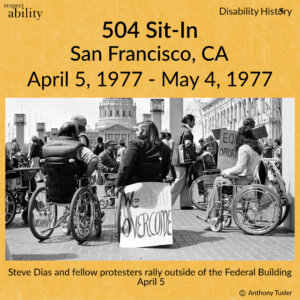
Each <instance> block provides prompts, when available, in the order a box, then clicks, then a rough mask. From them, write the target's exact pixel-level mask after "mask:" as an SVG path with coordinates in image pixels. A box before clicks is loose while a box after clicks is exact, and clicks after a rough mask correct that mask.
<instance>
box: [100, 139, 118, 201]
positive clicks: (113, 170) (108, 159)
mask: <svg viewBox="0 0 300 300" xmlns="http://www.w3.org/2000/svg"><path fill="white" fill-rule="evenodd" d="M116 145H117V143H116V142H115V141H113V140H109V141H107V142H106V143H105V148H106V149H105V150H104V151H102V152H101V153H100V155H99V164H98V177H99V176H100V177H103V180H102V182H103V183H104V184H105V187H111V186H112V187H113V189H114V186H115V181H116V177H117V172H118V169H119V164H118V162H117V159H116V156H115V152H116ZM110 204H111V206H113V205H114V201H111V202H110Z"/></svg>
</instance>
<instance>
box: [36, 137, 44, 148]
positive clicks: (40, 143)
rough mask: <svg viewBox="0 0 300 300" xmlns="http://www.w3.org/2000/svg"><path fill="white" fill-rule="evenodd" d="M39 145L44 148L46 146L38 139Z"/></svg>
mask: <svg viewBox="0 0 300 300" xmlns="http://www.w3.org/2000/svg"><path fill="white" fill-rule="evenodd" d="M38 144H39V145H40V146H41V147H43V146H44V145H45V143H44V141H43V140H42V139H38Z"/></svg>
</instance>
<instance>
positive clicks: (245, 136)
mask: <svg viewBox="0 0 300 300" xmlns="http://www.w3.org/2000/svg"><path fill="white" fill-rule="evenodd" d="M242 145H249V146H250V147H251V148H252V149H253V150H254V151H256V152H257V153H258V154H261V153H262V149H261V147H260V144H259V142H258V140H257V138H256V137H255V136H254V134H253V131H252V129H251V128H250V127H249V126H242V127H240V128H239V130H238V134H237V138H236V150H238V149H239V148H240V147H241V146H242Z"/></svg>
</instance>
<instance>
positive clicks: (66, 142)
mask: <svg viewBox="0 0 300 300" xmlns="http://www.w3.org/2000/svg"><path fill="white" fill-rule="evenodd" d="M42 155H43V158H45V159H47V160H49V161H52V162H60V161H61V162H64V161H65V162H67V161H69V160H70V159H74V160H75V163H76V165H78V167H79V169H80V174H81V175H85V176H90V175H91V174H92V173H93V172H94V171H95V170H96V169H97V168H98V161H99V159H98V157H97V156H96V155H95V154H94V153H93V152H92V151H91V150H90V149H89V148H88V147H86V146H85V145H84V144H82V143H81V142H80V141H79V140H78V131H77V127H76V125H75V124H74V123H73V122H65V123H64V124H63V125H62V126H61V127H60V129H59V131H58V137H57V139H56V140H53V141H51V142H49V143H47V144H46V145H45V146H44V147H43V154H42Z"/></svg>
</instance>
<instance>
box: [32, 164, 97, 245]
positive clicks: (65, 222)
mask: <svg viewBox="0 0 300 300" xmlns="http://www.w3.org/2000/svg"><path fill="white" fill-rule="evenodd" d="M40 163H41V166H42V169H43V171H44V173H45V184H44V186H41V187H39V188H38V189H36V190H35V192H34V193H33V195H32V197H31V198H30V201H29V209H28V218H29V227H30V229H31V232H32V234H33V235H34V236H35V237H36V238H37V239H38V240H40V241H43V240H46V239H48V238H49V237H50V236H51V234H52V233H53V231H54V230H55V229H56V228H58V227H60V226H62V228H63V231H64V233H69V232H71V233H72V236H73V237H74V239H75V240H76V241H78V242H79V243H84V242H85V241H87V240H88V238H89V237H90V236H91V235H92V233H94V235H95V236H97V237H99V236H100V235H101V233H102V220H101V217H102V214H101V208H100V205H99V202H98V198H97V190H96V188H97V187H96V185H95V184H94V183H93V182H92V178H87V177H82V176H81V173H80V171H79V166H78V165H76V163H75V160H74V159H70V160H58V161H57V160H54V161H53V160H52V159H42V160H41V161H40ZM58 207H62V208H63V213H62V215H61V216H60V217H59V218H58Z"/></svg>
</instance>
